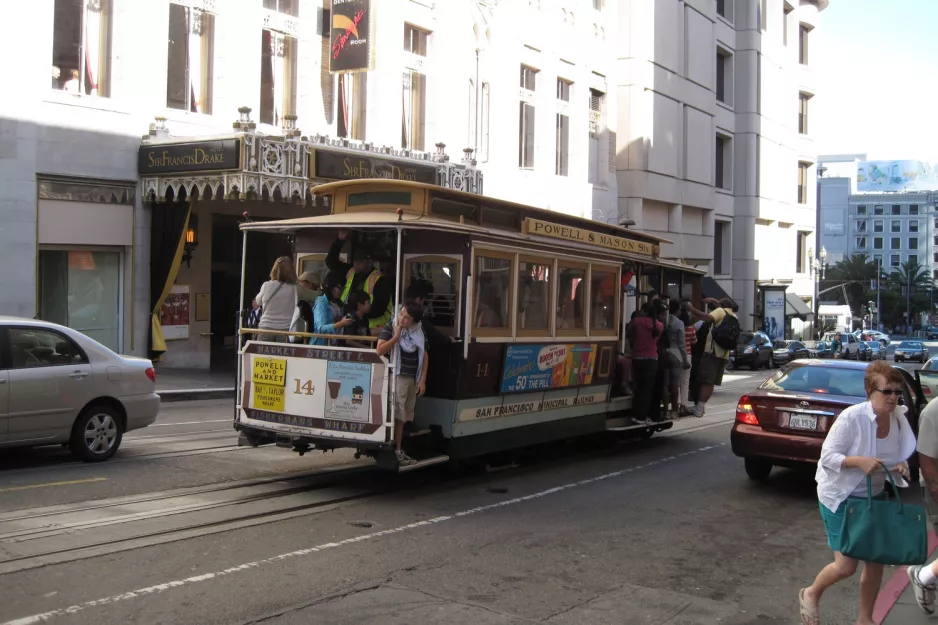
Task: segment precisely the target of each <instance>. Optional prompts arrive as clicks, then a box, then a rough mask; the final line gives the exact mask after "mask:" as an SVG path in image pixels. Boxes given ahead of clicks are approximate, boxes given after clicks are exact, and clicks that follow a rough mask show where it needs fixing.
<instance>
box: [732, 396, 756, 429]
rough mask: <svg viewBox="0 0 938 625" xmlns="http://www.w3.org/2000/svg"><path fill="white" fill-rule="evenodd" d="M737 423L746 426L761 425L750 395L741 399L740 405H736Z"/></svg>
mask: <svg viewBox="0 0 938 625" xmlns="http://www.w3.org/2000/svg"><path fill="white" fill-rule="evenodd" d="M736 421H737V422H739V423H745V424H746V425H759V417H757V416H756V411H755V410H753V409H752V404H751V403H750V401H749V396H748V395H743V396H742V397H740V398H739V403H738V404H736Z"/></svg>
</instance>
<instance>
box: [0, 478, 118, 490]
mask: <svg viewBox="0 0 938 625" xmlns="http://www.w3.org/2000/svg"><path fill="white" fill-rule="evenodd" d="M106 481H107V478H106V477H89V478H87V479H84V480H69V481H68V482H46V483H45V484H29V485H27V486H10V487H8V488H0V493H12V492H15V491H20V490H32V489H34V488H51V487H53V486H73V485H75V484H91V483H92V482H106Z"/></svg>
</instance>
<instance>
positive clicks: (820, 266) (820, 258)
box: [808, 245, 827, 335]
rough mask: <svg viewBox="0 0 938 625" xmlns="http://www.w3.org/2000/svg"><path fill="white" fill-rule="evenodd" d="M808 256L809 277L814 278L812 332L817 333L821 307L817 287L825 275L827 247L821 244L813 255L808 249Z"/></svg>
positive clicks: (811, 250) (812, 251)
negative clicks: (809, 262) (816, 253)
mask: <svg viewBox="0 0 938 625" xmlns="http://www.w3.org/2000/svg"><path fill="white" fill-rule="evenodd" d="M808 256H810V257H811V278H812V279H813V280H814V334H815V335H817V333H818V313H819V311H820V309H821V303H820V302H819V301H818V297H819V294H818V287H819V285H820V282H821V280H823V279H824V278H825V276H826V275H827V249H826V248H825V247H824V246H823V245H822V246H821V251H820V252H819V253H818V255H817V256H815V255H814V250H813V249H809V250H808Z"/></svg>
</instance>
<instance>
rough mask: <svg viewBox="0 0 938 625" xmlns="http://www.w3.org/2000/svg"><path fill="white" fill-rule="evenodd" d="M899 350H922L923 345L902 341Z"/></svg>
mask: <svg viewBox="0 0 938 625" xmlns="http://www.w3.org/2000/svg"><path fill="white" fill-rule="evenodd" d="M899 349H922V344H921V343H919V342H918V341H902V342H901V343H900V344H899Z"/></svg>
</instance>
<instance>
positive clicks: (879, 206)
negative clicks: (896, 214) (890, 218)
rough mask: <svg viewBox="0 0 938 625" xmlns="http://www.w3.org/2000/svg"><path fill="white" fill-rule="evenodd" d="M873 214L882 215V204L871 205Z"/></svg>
mask: <svg viewBox="0 0 938 625" xmlns="http://www.w3.org/2000/svg"><path fill="white" fill-rule="evenodd" d="M873 214H874V215H882V214H883V205H882V204H876V205H875V206H873Z"/></svg>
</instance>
